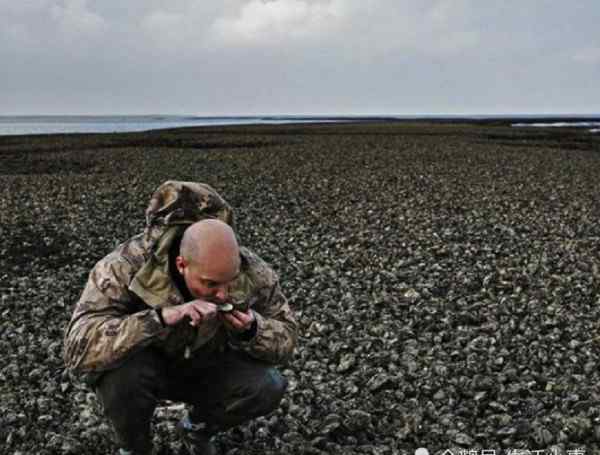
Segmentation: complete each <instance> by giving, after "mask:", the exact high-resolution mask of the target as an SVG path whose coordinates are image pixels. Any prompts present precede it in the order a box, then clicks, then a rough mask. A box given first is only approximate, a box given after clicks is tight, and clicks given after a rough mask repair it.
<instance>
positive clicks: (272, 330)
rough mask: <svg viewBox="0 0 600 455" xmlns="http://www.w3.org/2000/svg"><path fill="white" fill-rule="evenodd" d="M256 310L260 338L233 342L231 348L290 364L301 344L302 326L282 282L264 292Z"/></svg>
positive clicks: (267, 359) (267, 360)
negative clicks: (295, 349)
mask: <svg viewBox="0 0 600 455" xmlns="http://www.w3.org/2000/svg"><path fill="white" fill-rule="evenodd" d="M260 294H262V298H259V299H258V300H257V302H256V304H255V305H254V306H253V307H252V308H253V310H254V315H255V317H256V323H257V325H256V335H255V336H254V337H253V338H252V339H250V340H248V341H241V340H239V339H236V338H235V337H232V338H231V345H232V346H233V347H234V348H237V349H241V350H243V351H245V352H247V353H248V354H250V355H251V356H252V357H254V358H256V359H259V360H263V361H265V362H268V363H272V364H281V363H285V362H287V361H288V360H290V358H291V356H292V354H293V352H294V347H295V346H296V341H297V331H298V324H297V322H296V319H295V318H294V315H293V313H292V310H291V308H290V306H289V304H288V302H287V299H286V298H285V296H284V295H283V293H282V292H281V288H280V286H279V282H278V281H276V282H275V284H273V285H272V286H270V287H268V288H263V289H262V290H261V292H260Z"/></svg>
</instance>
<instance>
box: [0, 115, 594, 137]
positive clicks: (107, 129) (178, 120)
mask: <svg viewBox="0 0 600 455" xmlns="http://www.w3.org/2000/svg"><path fill="white" fill-rule="evenodd" d="M406 122H411V123H412V122H419V123H421V122H424V123H435V124H474V125H482V126H486V125H490V126H492V125H497V126H519V127H523V126H535V127H566V128H589V129H590V131H591V132H597V131H598V128H600V114H598V115H578V114H565V115H538V114H531V115H528V114H521V115H458V114H447V115H443V114H431V115H389V116H388V115H348V116H345V115H340V116H319V115H315V116H302V115H271V116H215V117H208V116H189V115H187V116H173V115H147V116H144V115H142V116H139V115H138V116H136V115H131V116H128V115H114V116H111V115H99V116H94V115H82V116H77V115H37V116H32V115H29V116H26V115H25V116H6V115H3V116H0V137H1V136H23V135H46V134H79V133H83V134H98V133H126V132H145V131H155V130H165V129H174V128H180V127H181V128H184V127H212V126H215V127H225V126H251V125H307V124H342V123H406Z"/></svg>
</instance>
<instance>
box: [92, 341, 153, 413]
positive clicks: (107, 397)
mask: <svg viewBox="0 0 600 455" xmlns="http://www.w3.org/2000/svg"><path fill="white" fill-rule="evenodd" d="M163 382H164V366H163V363H162V359H161V358H160V355H159V354H158V353H156V352H154V351H152V350H151V349H144V350H142V351H140V352H138V353H136V354H134V355H133V356H132V357H130V358H129V359H127V360H126V361H125V362H124V363H123V364H122V365H120V366H119V367H117V368H115V369H114V370H110V371H107V372H106V373H104V375H102V377H100V379H99V380H98V382H97V383H96V386H95V390H96V393H97V395H98V397H99V398H100V401H101V402H102V405H103V406H104V409H105V412H106V413H107V414H109V415H110V414H119V413H122V412H123V409H124V408H128V409H132V408H134V409H136V410H137V411H138V412H139V410H141V409H152V410H153V409H154V406H156V401H157V399H158V398H157V396H158V394H159V391H160V387H161V386H162V384H163ZM134 412H135V411H134Z"/></svg>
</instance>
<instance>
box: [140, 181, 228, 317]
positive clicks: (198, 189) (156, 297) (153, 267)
mask: <svg viewBox="0 0 600 455" xmlns="http://www.w3.org/2000/svg"><path fill="white" fill-rule="evenodd" d="M207 218H213V219H219V220H221V221H223V222H225V223H227V224H229V225H230V226H231V227H232V228H233V229H234V231H235V225H234V218H233V209H232V208H231V206H230V205H229V204H228V203H227V202H226V201H225V200H224V199H223V198H222V197H221V196H220V195H219V193H217V192H216V191H215V190H214V189H213V188H211V187H210V186H209V185H206V184H204V183H195V182H180V181H175V180H169V181H167V182H165V183H163V184H162V185H160V186H159V187H158V188H157V189H156V191H155V192H154V194H153V195H152V198H151V199H150V203H149V204H148V208H147V209H146V228H145V229H144V235H143V241H144V249H145V250H146V254H147V256H146V257H147V259H146V261H145V262H144V264H143V265H142V267H141V268H140V269H139V271H138V272H137V273H136V274H135V276H134V277H133V279H132V281H131V282H130V284H129V289H130V290H131V291H133V292H134V293H135V294H137V295H138V296H139V297H140V298H141V299H142V300H144V301H145V302H146V303H147V304H148V305H150V306H153V307H159V306H164V305H165V304H166V302H170V303H171V304H175V303H181V301H182V296H181V294H180V293H179V291H178V290H177V288H176V286H175V285H174V283H173V281H172V279H171V276H170V274H169V249H170V247H171V245H173V242H174V241H175V239H177V238H178V237H179V236H181V235H183V231H184V230H185V229H186V228H187V227H188V226H189V225H190V224H193V223H195V222H196V221H200V220H203V219H207Z"/></svg>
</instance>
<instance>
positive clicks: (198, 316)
mask: <svg viewBox="0 0 600 455" xmlns="http://www.w3.org/2000/svg"><path fill="white" fill-rule="evenodd" d="M186 316H188V317H189V318H190V324H191V325H193V326H198V325H200V324H201V323H202V322H204V321H207V320H210V319H213V318H215V317H216V316H217V306H216V305H215V304H214V303H211V302H207V301H206V300H201V299H197V300H192V301H191V302H188V303H184V304H182V305H177V306H171V307H166V308H163V309H162V317H163V320H164V321H165V324H166V325H168V326H170V325H175V324H177V323H178V322H179V321H181V320H182V319H183V318H184V317H186Z"/></svg>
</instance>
